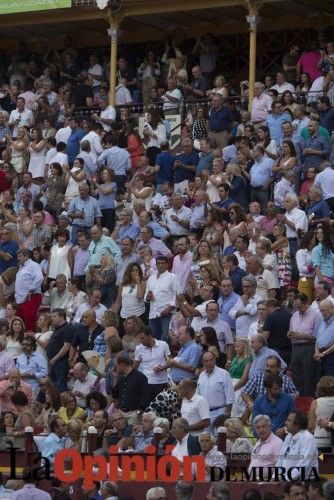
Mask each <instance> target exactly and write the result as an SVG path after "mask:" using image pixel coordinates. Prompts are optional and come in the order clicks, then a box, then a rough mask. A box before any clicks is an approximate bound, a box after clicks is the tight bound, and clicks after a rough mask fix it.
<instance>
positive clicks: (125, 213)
mask: <svg viewBox="0 0 334 500" xmlns="http://www.w3.org/2000/svg"><path fill="white" fill-rule="evenodd" d="M119 220H120V223H119V224H116V228H115V230H114V232H113V236H114V238H115V239H116V241H117V242H118V241H121V240H122V239H123V238H131V239H132V240H133V241H136V239H137V238H138V236H139V233H140V226H139V225H138V224H135V223H134V222H133V210H131V208H123V210H122V211H121V213H120V215H119Z"/></svg>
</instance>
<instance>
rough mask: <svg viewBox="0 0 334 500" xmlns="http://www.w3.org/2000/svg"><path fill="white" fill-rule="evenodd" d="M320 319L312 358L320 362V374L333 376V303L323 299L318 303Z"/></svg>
mask: <svg viewBox="0 0 334 500" xmlns="http://www.w3.org/2000/svg"><path fill="white" fill-rule="evenodd" d="M319 309H320V312H321V315H322V320H321V323H320V325H319V328H318V330H317V333H316V344H315V353H314V359H315V360H316V361H318V362H319V363H320V366H319V367H320V376H321V377H323V376H324V375H331V376H334V304H333V302H331V301H330V300H323V301H322V302H320V304H319Z"/></svg>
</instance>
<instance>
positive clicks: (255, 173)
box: [249, 146, 274, 210]
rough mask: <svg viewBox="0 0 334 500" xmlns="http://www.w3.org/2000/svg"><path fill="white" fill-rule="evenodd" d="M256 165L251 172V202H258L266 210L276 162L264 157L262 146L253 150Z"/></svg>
mask: <svg viewBox="0 0 334 500" xmlns="http://www.w3.org/2000/svg"><path fill="white" fill-rule="evenodd" d="M253 156H254V159H255V162H254V165H253V166H252V167H251V169H250V171H249V175H250V185H251V201H258V202H259V203H260V204H261V208H262V210H265V209H266V207H267V204H268V201H269V194H270V186H271V185H272V183H273V182H274V176H273V166H274V160H272V159H271V158H269V157H268V156H265V155H264V148H263V147H262V146H255V147H254V148H253Z"/></svg>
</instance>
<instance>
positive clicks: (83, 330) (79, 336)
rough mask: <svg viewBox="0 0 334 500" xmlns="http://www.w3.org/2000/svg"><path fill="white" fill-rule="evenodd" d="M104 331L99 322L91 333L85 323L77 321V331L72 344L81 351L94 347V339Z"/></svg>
mask: <svg viewBox="0 0 334 500" xmlns="http://www.w3.org/2000/svg"><path fill="white" fill-rule="evenodd" d="M102 332H103V328H102V326H101V325H99V324H97V325H96V327H95V328H94V330H93V331H92V333H89V330H88V328H87V327H86V326H85V325H84V324H82V323H76V325H75V332H74V335H73V340H72V346H73V347H79V352H83V351H87V350H89V349H93V347H94V340H95V339H96V337H97V336H98V335H100V333H102Z"/></svg>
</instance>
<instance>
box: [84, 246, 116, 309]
mask: <svg viewBox="0 0 334 500" xmlns="http://www.w3.org/2000/svg"><path fill="white" fill-rule="evenodd" d="M86 284H87V288H88V289H92V288H96V289H97V290H100V291H101V294H102V299H101V303H102V304H103V305H104V306H106V307H107V308H110V307H111V306H112V305H113V304H114V302H115V300H116V272H115V269H114V260H113V258H112V256H111V255H110V254H102V255H101V260H100V266H97V267H96V266H90V267H89V270H88V273H87V274H86Z"/></svg>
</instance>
